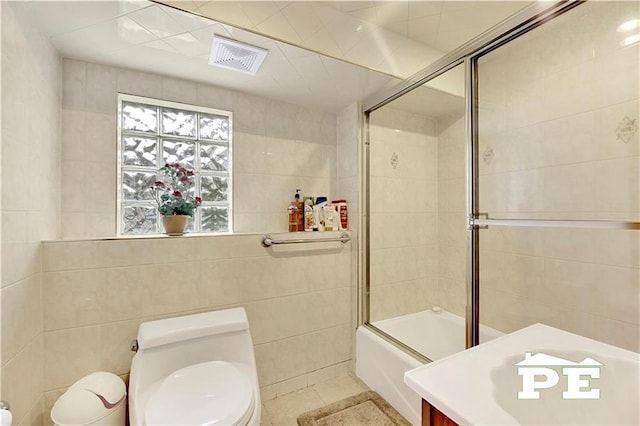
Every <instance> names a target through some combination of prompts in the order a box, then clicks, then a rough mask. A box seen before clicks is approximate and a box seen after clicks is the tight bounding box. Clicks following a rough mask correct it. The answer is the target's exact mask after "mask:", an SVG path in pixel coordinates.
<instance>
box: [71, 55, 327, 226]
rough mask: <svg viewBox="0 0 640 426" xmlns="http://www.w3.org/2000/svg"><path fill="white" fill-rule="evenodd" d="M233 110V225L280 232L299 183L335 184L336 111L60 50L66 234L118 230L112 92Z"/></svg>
mask: <svg viewBox="0 0 640 426" xmlns="http://www.w3.org/2000/svg"><path fill="white" fill-rule="evenodd" d="M118 92H121V93H127V94H133V95H140V96H148V97H153V98H157V99H164V100H169V101H174V102H181V103H188V104H196V105H202V106H209V107H214V108H219V109H227V110H230V111H232V112H233V113H234V115H233V119H234V122H233V126H234V151H233V152H234V178H235V183H234V214H235V215H234V228H235V229H234V231H235V232H266V231H268V232H284V231H286V230H287V225H288V222H287V212H286V207H287V206H288V204H289V202H290V201H291V199H292V198H293V194H294V193H295V189H296V188H301V189H302V190H303V192H304V194H310V195H314V196H315V195H327V196H328V197H331V198H333V197H334V195H335V194H336V121H335V120H336V119H335V115H333V114H329V113H325V112H320V111H315V110H311V109H308V108H303V107H300V106H296V105H291V104H286V103H283V102H278V101H274V100H270V99H265V98H261V97H258V96H252V95H248V94H244V93H240V92H235V91H232V90H228V89H224V88H219V87H213V86H208V85H204V84H199V83H195V82H191V81H185V80H179V79H175V78H170V77H165V76H160V75H153V74H148V73H143V72H139V71H132V70H127V69H122V68H114V67H109V66H105V65H99V64H93V63H88V62H83V61H78V60H72V59H65V60H64V75H63V100H62V105H63V110H62V189H63V191H62V197H63V198H62V212H63V213H64V215H63V217H62V237H63V238H65V239H70V238H84V237H88V238H95V237H108V236H113V235H115V223H116V208H117V206H116V173H115V168H116V154H117V146H116V141H117V138H116V131H117V129H116V123H117V117H116V111H117V103H116V96H117V93H118Z"/></svg>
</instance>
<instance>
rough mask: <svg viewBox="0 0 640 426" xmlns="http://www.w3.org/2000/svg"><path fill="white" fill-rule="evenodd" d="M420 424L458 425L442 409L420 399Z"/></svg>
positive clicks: (434, 425)
mask: <svg viewBox="0 0 640 426" xmlns="http://www.w3.org/2000/svg"><path fill="white" fill-rule="evenodd" d="M422 426H458V423H456V422H454V421H453V420H451V419H450V418H449V417H447V416H446V415H445V414H443V413H442V411H440V410H438V409H437V408H436V407H434V406H433V405H431V404H429V403H428V402H427V401H425V400H424V399H423V400H422Z"/></svg>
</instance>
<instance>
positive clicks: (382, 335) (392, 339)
mask: <svg viewBox="0 0 640 426" xmlns="http://www.w3.org/2000/svg"><path fill="white" fill-rule="evenodd" d="M361 326H363V327H366V328H367V329H368V330H369V331H371V332H372V333H374V334H376V335H377V336H378V337H380V338H381V339H382V340H384V341H386V342H387V343H390V344H391V345H393V346H395V347H396V348H398V349H400V350H402V351H404V352H405V353H407V354H409V355H411V356H412V357H414V358H415V359H417V360H418V361H420V362H424V363H425V364H428V363H430V362H433V360H432V359H431V358H429V357H427V356H425V355H423V354H421V353H420V352H418V351H416V350H415V349H413V348H412V347H411V346H408V345H406V344H405V343H404V342H402V341H401V340H398V339H396V338H395V337H393V336H392V335H390V334H389V333H387V332H385V331H383V330H381V329H379V328H378V327H376V326H375V325H373V324H371V323H370V322H365V323H364V324H361Z"/></svg>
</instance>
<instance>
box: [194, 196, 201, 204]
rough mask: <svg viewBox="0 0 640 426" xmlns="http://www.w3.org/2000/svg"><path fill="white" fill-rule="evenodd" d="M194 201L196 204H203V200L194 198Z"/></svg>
mask: <svg viewBox="0 0 640 426" xmlns="http://www.w3.org/2000/svg"><path fill="white" fill-rule="evenodd" d="M194 201H195V202H196V204H200V203H202V198H200V197H196V198H194Z"/></svg>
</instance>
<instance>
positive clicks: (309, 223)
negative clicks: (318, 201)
mask: <svg viewBox="0 0 640 426" xmlns="http://www.w3.org/2000/svg"><path fill="white" fill-rule="evenodd" d="M304 230H305V231H306V232H311V231H313V197H304Z"/></svg>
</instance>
